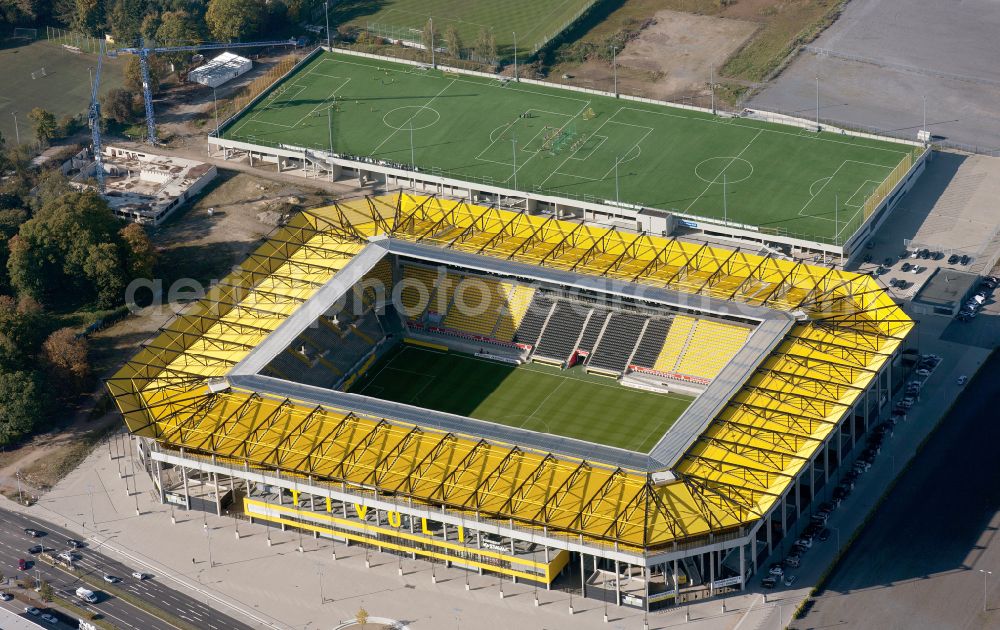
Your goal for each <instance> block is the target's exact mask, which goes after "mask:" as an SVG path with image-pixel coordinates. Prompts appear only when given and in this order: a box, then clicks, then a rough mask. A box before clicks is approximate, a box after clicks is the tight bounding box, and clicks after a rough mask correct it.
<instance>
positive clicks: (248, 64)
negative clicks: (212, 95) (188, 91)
mask: <svg viewBox="0 0 1000 630" xmlns="http://www.w3.org/2000/svg"><path fill="white" fill-rule="evenodd" d="M252 67H253V62H252V61H250V60H249V59H247V58H246V57H240V56H239V55H234V54H233V53H229V52H224V53H222V54H221V55H219V56H218V57H216V58H215V59H212V60H211V61H209V62H208V63H206V64H205V65H203V66H198V67H197V68H195V69H194V70H192V71H191V72H189V73H188V81H193V82H195V83H201V84H202V85H207V86H208V87H213V88H214V87H219V86H220V85H222V84H223V83H225V82H226V81H230V80H232V79H235V78H236V77H238V76H240V75H241V74H243V73H245V72H247V71H249V70H250V68H252Z"/></svg>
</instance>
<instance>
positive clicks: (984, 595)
mask: <svg viewBox="0 0 1000 630" xmlns="http://www.w3.org/2000/svg"><path fill="white" fill-rule="evenodd" d="M979 572H980V573H982V574H983V612H986V593H987V586H986V580H987V579H988V578H989V576H991V575H993V572H992V571H987V570H986V569H979Z"/></svg>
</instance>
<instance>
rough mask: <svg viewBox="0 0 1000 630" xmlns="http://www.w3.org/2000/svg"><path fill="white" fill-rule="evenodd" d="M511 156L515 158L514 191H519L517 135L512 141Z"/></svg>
mask: <svg viewBox="0 0 1000 630" xmlns="http://www.w3.org/2000/svg"><path fill="white" fill-rule="evenodd" d="M510 147H511V149H510V150H511V155H512V156H514V174H513V177H514V190H517V134H514V137H512V138H511V139H510Z"/></svg>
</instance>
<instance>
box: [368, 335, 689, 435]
mask: <svg viewBox="0 0 1000 630" xmlns="http://www.w3.org/2000/svg"><path fill="white" fill-rule="evenodd" d="M351 391H352V392H353V393H357V394H363V395H365V396H371V397H373V398H381V399H383V400H391V401H393V402H401V403H405V404H409V405H414V406H417V407H423V408H426V409H433V410H435V411H444V412H447V413H453V414H457V415H461V416H467V417H470V418H476V419H477V420H487V421H491V422H496V423H499V424H503V425H507V426H511V427H519V428H522V429H528V430H530V431H537V432H540V433H550V434H554V435H561V436H565V437H570V438H575V439H578V440H584V441H587V442H593V443H596V444H603V445H607V446H616V447H619V448H623V449H628V450H631V451H637V452H640V453H645V452H648V451H649V450H650V449H651V448H653V446H654V445H655V444H656V443H657V442H658V441H659V440H660V438H661V437H663V434H664V433H666V431H667V429H668V428H670V426H671V425H672V424H673V423H674V421H676V420H677V418H678V417H680V415H681V413H683V411H684V410H685V409H687V407H688V405H690V404H691V401H692V400H693V398H691V397H690V396H682V395H680V394H657V393H654V392H647V391H643V390H637V389H629V388H627V387H623V386H622V385H619V384H618V383H617V382H615V381H613V380H611V379H608V378H603V377H600V376H592V375H588V374H586V373H585V372H583V370H582V369H580V368H573V369H570V370H560V369H558V368H556V367H550V366H544V365H539V364H527V365H521V366H514V365H507V364H504V363H498V362H496V361H489V360H486V359H479V358H476V357H473V356H468V355H462V354H456V353H453V352H440V351H436V350H430V349H424V348H417V347H414V346H407V345H400V346H399V347H397V348H395V349H394V350H392V351H391V352H390V353H389V354H388V355H386V356H385V357H383V358H382V360H381V361H379V362H378V363H377V364H375V365H374V366H372V368H371V369H370V370H369V371H368V372H367V374H366V375H365V376H363V377H362V378H361V379H360V380H359V381H358V383H357V384H355V386H354V387H353V388H352V390H351Z"/></svg>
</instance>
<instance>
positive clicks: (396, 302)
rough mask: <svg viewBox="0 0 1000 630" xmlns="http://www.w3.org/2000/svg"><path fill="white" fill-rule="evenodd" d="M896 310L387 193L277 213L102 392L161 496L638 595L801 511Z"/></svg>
mask: <svg viewBox="0 0 1000 630" xmlns="http://www.w3.org/2000/svg"><path fill="white" fill-rule="evenodd" d="M812 142H815V140H812ZM912 327H913V322H912V321H911V320H910V319H909V318H908V317H907V316H906V315H905V314H904V313H903V312H902V310H900V309H899V308H898V306H897V305H896V304H895V303H894V302H893V301H892V300H891V299H890V297H889V296H888V295H887V294H886V293H885V292H884V291H883V290H882V289H881V288H880V287H879V285H878V284H877V283H876V281H875V280H874V279H873V278H871V277H869V276H866V275H859V274H855V273H851V272H846V271H841V270H838V269H836V268H831V267H820V266H814V265H811V264H807V263H804V262H795V261H791V260H787V259H785V258H783V257H780V256H775V255H770V254H768V255H760V254H757V253H752V252H748V251H745V250H741V249H733V248H724V247H715V246H709V245H706V244H698V243H692V242H689V241H686V240H683V239H679V238H671V237H663V236H658V235H651V234H640V233H634V232H630V231H626V230H621V229H614V228H608V227H602V226H598V225H595V224H593V223H592V222H587V221H582V220H580V219H578V218H573V217H558V216H555V215H552V214H547V215H546V214H538V213H534V212H530V211H529V210H527V209H520V210H512V209H508V208H505V207H500V206H499V205H497V204H492V205H483V204H475V203H471V202H469V201H467V200H456V199H452V198H448V197H445V196H439V195H418V194H414V193H403V192H401V193H395V194H385V195H381V196H368V197H360V198H356V199H351V200H343V201H338V202H336V203H334V204H333V205H330V206H328V207H323V208H316V209H312V210H308V211H305V212H302V213H300V214H297V215H294V216H293V217H291V218H290V220H289V221H288V223H287V224H286V225H284V226H282V227H281V228H279V229H278V230H277V231H276V232H274V233H273V234H272V235H271V237H270V238H269V239H268V240H267V241H266V242H264V243H263V244H261V245H260V246H259V247H258V248H257V249H256V250H255V251H253V252H252V253H251V254H250V255H249V257H248V258H247V260H246V261H245V263H244V264H243V265H241V266H240V267H239V268H238V269H236V270H234V272H233V273H232V274H230V275H229V276H227V277H226V278H225V279H223V280H222V281H221V282H220V283H218V284H217V285H216V286H214V287H213V288H212V289H211V290H210V291H209V292H208V293H207V294H206V296H205V297H204V298H203V299H201V300H200V301H198V302H196V303H193V304H190V305H189V306H188V307H187V308H185V309H184V310H183V311H182V312H181V313H180V314H178V315H177V316H176V317H175V318H174V319H173V320H172V321H170V322H169V323H168V324H167V325H165V326H164V327H163V328H162V329H161V331H160V333H159V334H158V336H156V337H155V338H153V339H152V340H150V341H149V342H147V343H146V344H144V345H143V347H142V349H141V350H140V351H139V352H138V354H136V356H135V357H134V358H133V359H132V360H131V361H130V362H129V363H127V364H126V365H125V366H123V367H122V369H121V370H120V371H119V372H118V373H117V374H115V375H114V376H113V377H111V378H110V379H108V381H107V387H108V389H109V391H110V393H111V395H112V396H113V398H114V400H115V402H116V404H117V406H118V408H119V409H120V411H121V413H122V414H123V416H124V419H125V422H126V424H127V426H128V429H129V431H130V432H131V433H132V434H133V435H134V436H136V437H137V438H138V443H139V450H140V454H141V461H142V462H143V464H144V466H145V470H146V471H147V472H148V474H149V475H150V476H151V478H152V479H153V480H154V484H155V486H156V488H157V489H158V492H159V496H160V500H161V501H163V502H169V503H172V504H176V505H179V506H182V507H183V508H186V509H200V510H211V511H215V512H216V513H218V514H222V512H223V510H228V511H230V512H232V513H234V514H240V515H243V516H245V517H247V518H249V519H250V520H251V521H252V522H255V523H259V524H265V525H267V526H272V527H281V528H282V529H286V528H291V529H296V530H298V531H300V532H304V533H307V534H311V535H313V536H316V537H320V538H324V539H327V540H330V541H333V542H334V543H335V544H348V545H362V546H365V547H368V548H371V549H377V550H379V551H381V552H383V553H389V554H397V555H400V556H406V557H412V558H420V559H423V560H425V561H428V562H432V563H441V564H444V565H447V566H453V567H458V568H463V569H466V570H469V571H476V572H480V573H483V572H485V573H490V574H494V575H498V576H500V577H501V578H502V579H513V580H515V581H519V582H526V583H533V584H536V585H538V586H539V587H543V588H551V589H563V590H567V591H570V592H572V593H577V594H580V595H583V596H585V597H591V598H598V599H602V600H604V601H606V602H611V603H615V604H619V605H623V606H631V607H636V608H641V609H645V610H654V609H658V608H662V607H666V606H673V605H677V604H681V603H683V602H685V601H689V600H691V599H699V598H704V597H707V596H714V595H719V594H724V593H726V592H729V591H733V590H742V589H745V588H746V587H747V581H748V578H749V577H750V576H751V575H753V574H754V573H755V572H756V571H757V570H758V568H759V567H760V566H761V563H763V562H765V561H766V559H767V557H768V555H769V554H770V553H771V552H772V551H773V550H774V549H776V548H778V546H779V545H780V544H781V542H782V540H785V539H787V538H788V537H789V536H794V535H795V533H796V532H797V531H799V530H800V529H801V527H802V526H803V525H804V524H805V522H807V521H809V518H808V515H809V514H810V510H813V509H814V505H815V504H816V503H817V502H818V501H819V500H821V499H822V498H823V497H824V496H825V494H826V493H827V492H828V491H829V489H830V488H832V487H833V486H835V485H836V482H837V480H838V478H839V477H840V475H841V474H842V472H843V470H842V467H841V463H842V462H844V463H845V464H847V465H846V466H844V467H843V468H850V462H852V452H853V451H854V449H855V445H857V446H858V448H863V445H864V443H865V440H864V436H865V434H866V432H868V431H870V430H873V429H874V428H875V427H876V426H877V425H878V424H879V423H880V422H882V420H884V419H885V418H886V417H887V413H888V406H887V403H886V401H887V400H888V398H889V397H888V396H887V393H888V392H890V391H892V390H893V388H894V387H895V384H896V383H898V382H899V380H900V374H901V367H900V365H901V353H902V350H903V348H902V346H903V343H904V340H905V338H906V336H907V334H908V333H909V332H910V330H911V329H912Z"/></svg>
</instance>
